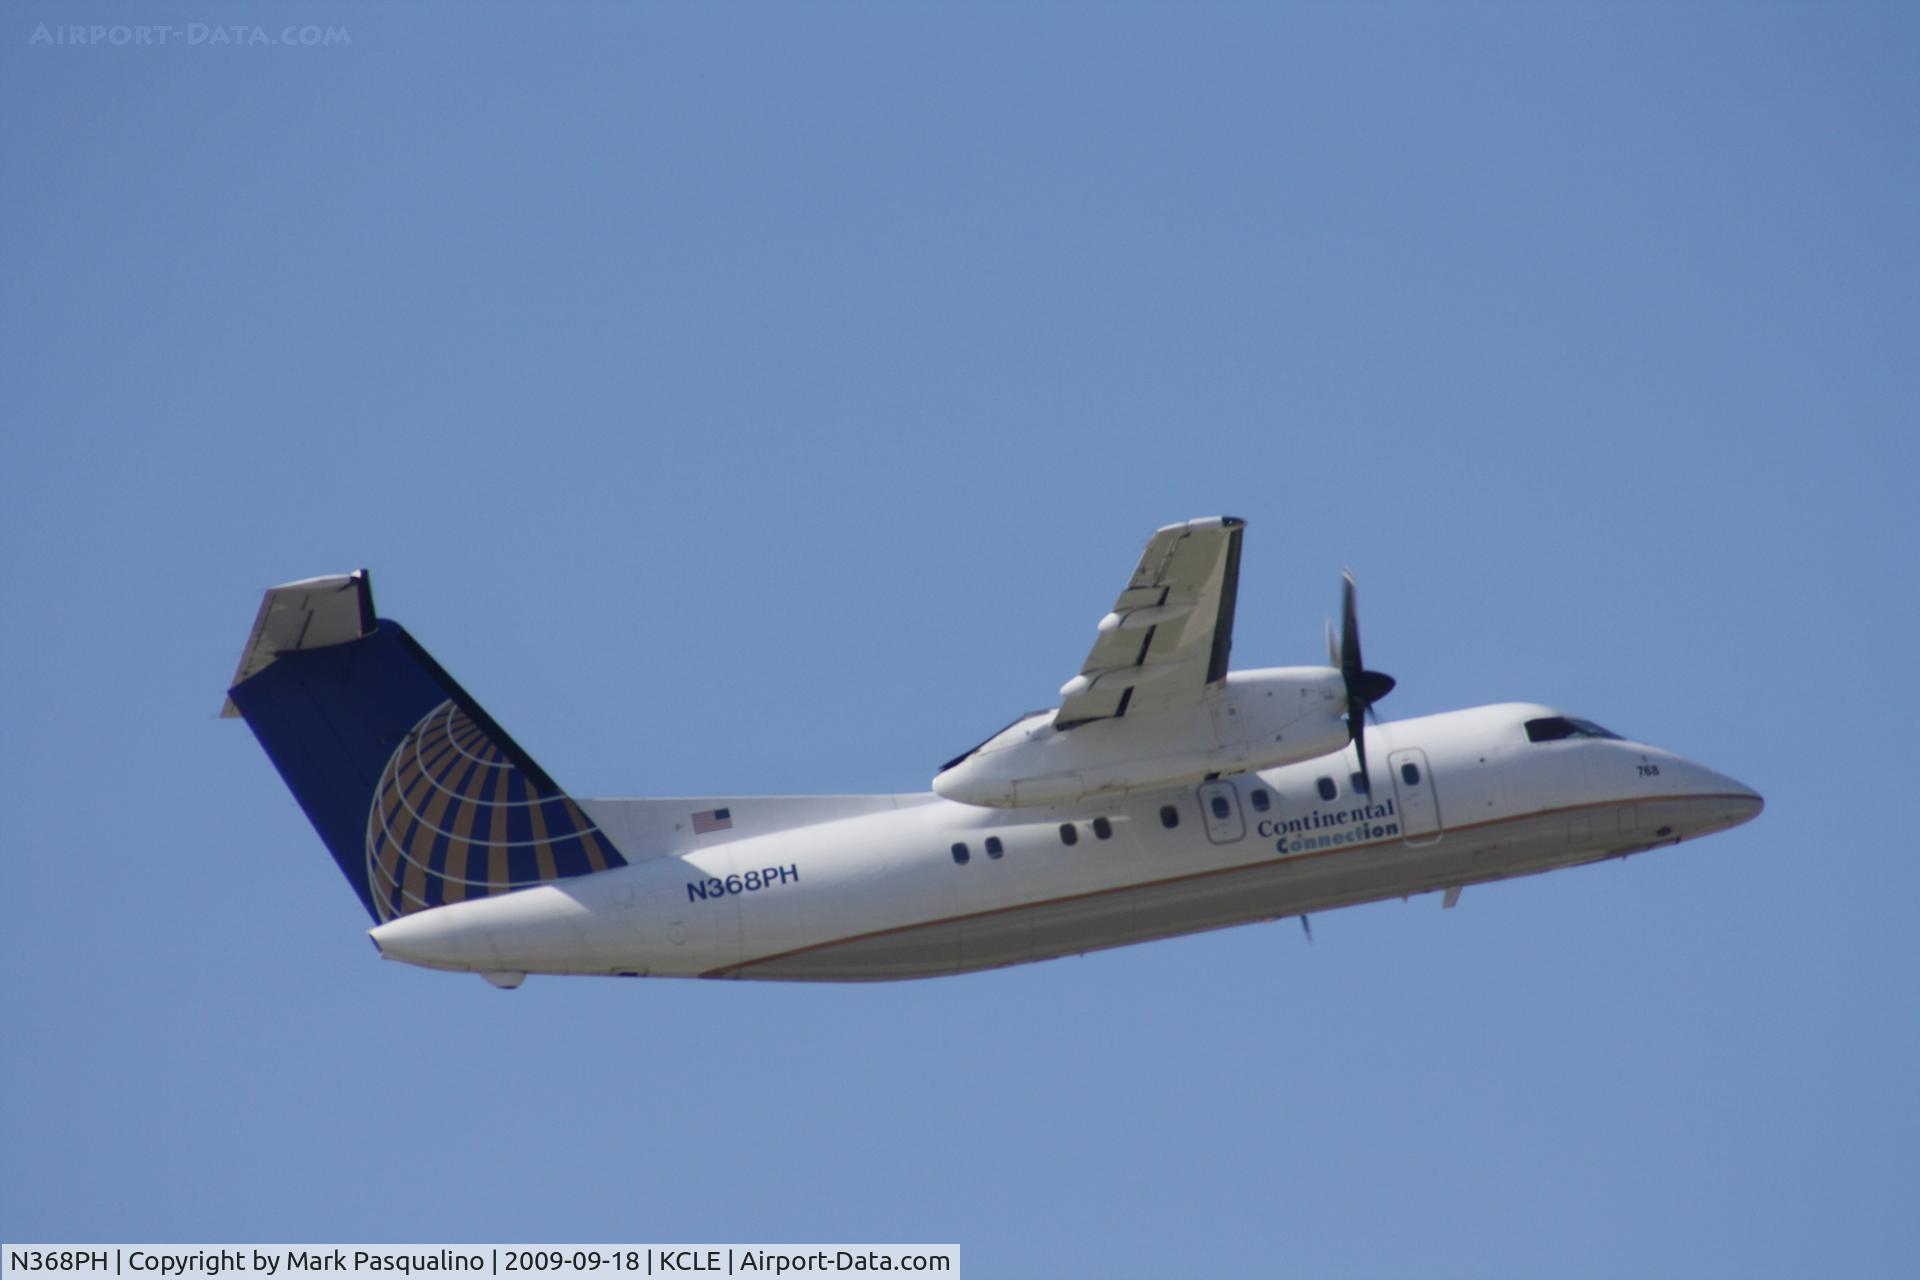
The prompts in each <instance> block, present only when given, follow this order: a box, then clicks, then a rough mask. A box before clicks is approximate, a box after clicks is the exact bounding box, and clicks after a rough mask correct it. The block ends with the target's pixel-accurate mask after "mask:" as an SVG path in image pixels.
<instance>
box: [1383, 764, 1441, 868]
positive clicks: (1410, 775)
mask: <svg viewBox="0 0 1920 1280" xmlns="http://www.w3.org/2000/svg"><path fill="white" fill-rule="evenodd" d="M1387 769H1388V771H1389V772H1391V773H1392V774H1393V798H1394V802H1395V804H1396V805H1397V806H1398V807H1399V809H1400V834H1401V835H1402V836H1404V837H1406V841H1407V843H1408V844H1413V845H1420V844H1432V843H1434V842H1435V841H1437V840H1438V839H1440V837H1441V835H1442V834H1444V833H1443V832H1442V831H1441V829H1440V798H1439V797H1438V796H1436V795H1435V794H1434V793H1433V775H1432V774H1430V773H1429V772H1428V771H1427V753H1426V752H1424V751H1422V750H1420V748H1418V747H1409V748H1408V749H1407V750H1405V751H1396V752H1394V753H1393V754H1392V755H1390V756H1388V757H1387Z"/></svg>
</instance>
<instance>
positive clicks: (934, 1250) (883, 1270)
mask: <svg viewBox="0 0 1920 1280" xmlns="http://www.w3.org/2000/svg"><path fill="white" fill-rule="evenodd" d="M959 1274H960V1246H959V1245H957V1244H93V1245H74V1244H8V1245H0V1280H16V1277H17V1278H18V1280H27V1278H28V1277H34V1278H35V1280H40V1278H41V1277H45V1276H50V1275H57V1276H73V1277H89V1278H92V1277H108V1276H114V1277H133V1278H135V1280H215V1278H216V1277H220V1276H231V1275H247V1276H250V1277H273V1278H274V1280H281V1278H283V1277H288V1276H299V1277H303V1278H304V1277H306V1276H310V1275H328V1276H347V1277H354V1278H356V1280H394V1278H395V1277H397V1276H420V1275H428V1276H436V1277H437V1276H441V1275H474V1276H490V1277H491V1276H505V1277H522V1276H523V1277H528V1278H529V1280H531V1277H536V1276H553V1277H573V1276H586V1275H601V1276H626V1275H632V1276H681V1275H688V1276H840V1275H929V1276H958V1275H959Z"/></svg>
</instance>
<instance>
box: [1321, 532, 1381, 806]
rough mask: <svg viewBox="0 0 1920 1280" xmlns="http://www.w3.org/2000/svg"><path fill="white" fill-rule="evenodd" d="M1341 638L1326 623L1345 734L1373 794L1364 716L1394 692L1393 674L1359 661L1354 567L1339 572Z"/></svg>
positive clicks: (1330, 658) (1358, 625) (1328, 644)
mask: <svg viewBox="0 0 1920 1280" xmlns="http://www.w3.org/2000/svg"><path fill="white" fill-rule="evenodd" d="M1340 576H1341V578H1342V579H1343V580H1344V582H1343V586H1342V589H1341V601H1340V604H1341V608H1340V639H1339V642H1338V643H1337V644H1336V643H1335V641H1334V638H1333V623H1332V622H1328V623H1327V658H1328V660H1329V661H1330V662H1331V663H1332V664H1333V665H1334V666H1336V667H1338V668H1339V669H1340V677H1341V679H1343V680H1345V681H1346V685H1347V736H1348V739H1349V740H1350V741H1351V742H1352V743H1353V753H1354V755H1356V756H1358V757H1359V759H1360V778H1361V781H1362V782H1363V783H1364V784H1365V786H1366V790H1367V793H1368V794H1369V795H1371V794H1372V793H1373V775H1372V774H1370V773H1368V772H1367V715H1368V713H1369V712H1371V711H1372V710H1373V704H1374V703H1376V702H1378V701H1380V699H1382V698H1384V697H1386V696H1387V695H1388V694H1389V693H1392V692H1393V685H1394V680H1393V677H1392V676H1390V675H1387V674H1386V673H1385V672H1381V671H1369V670H1367V667H1366V664H1365V663H1363V662H1362V661H1361V660H1360V617H1359V614H1358V611H1357V610H1356V609H1355V607H1354V601H1353V570H1351V569H1345V570H1342V571H1341V575H1340Z"/></svg>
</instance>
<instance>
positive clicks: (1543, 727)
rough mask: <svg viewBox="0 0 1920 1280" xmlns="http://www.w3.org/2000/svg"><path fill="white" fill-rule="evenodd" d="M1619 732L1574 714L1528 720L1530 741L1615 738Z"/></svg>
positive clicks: (1528, 738)
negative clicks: (1576, 716) (1577, 717)
mask: <svg viewBox="0 0 1920 1280" xmlns="http://www.w3.org/2000/svg"><path fill="white" fill-rule="evenodd" d="M1619 737H1620V735H1619V734H1617V733H1615V732H1613V730H1611V729H1603V728H1601V727H1600V726H1599V725H1597V724H1595V723H1594V722H1593V721H1591V720H1578V719H1575V718H1574V717H1573V716H1542V717H1540V718H1539V719H1538V720H1529V721H1527V741H1528V742H1558V741H1560V739H1562V738H1614V739H1618V738H1619Z"/></svg>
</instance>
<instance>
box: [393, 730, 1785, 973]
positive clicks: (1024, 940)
mask: <svg viewBox="0 0 1920 1280" xmlns="http://www.w3.org/2000/svg"><path fill="white" fill-rule="evenodd" d="M1554 714H1556V713H1554V712H1553V711H1551V710H1550V709H1548V708H1544V707H1537V706H1532V705H1529V704H1506V705H1500V706H1490V707H1477V708H1472V709H1470V710H1465V711H1456V712H1449V713H1446V714H1443V715H1435V716H1426V717H1422V718H1419V719H1414V720H1404V721H1398V722H1390V723H1386V724H1382V725H1379V726H1376V727H1375V728H1373V729H1371V730H1369V732H1368V734H1367V748H1368V758H1369V762H1370V765H1371V768H1372V774H1373V786H1372V791H1373V794H1372V795H1370V796H1369V795H1366V794H1361V793H1360V792H1359V790H1358V788H1357V787H1356V786H1355V783H1354V780H1353V777H1352V771H1353V770H1354V768H1355V767H1356V765H1355V763H1354V755H1353V752H1352V750H1351V748H1349V749H1347V750H1345V751H1344V752H1338V753H1335V754H1331V755H1326V756H1322V757H1319V758H1317V759H1312V760H1307V761H1303V762H1301V763H1296V764H1290V765H1286V766H1283V767H1279V768H1272V769H1266V770H1264V771H1261V772H1252V773H1241V774H1235V775H1232V776H1228V777H1223V778H1220V779H1217V780H1214V781H1203V782H1198V783H1190V784H1183V785H1180V786H1176V787H1169V788H1165V789H1161V790H1158V791H1140V790H1134V791H1129V792H1126V793H1125V794H1123V795H1119V796H1116V797H1107V798H1099V799H1089V800H1085V801H1081V802H1077V803H1072V804H1061V805H1056V806H1052V807H1044V808H1043V807H1021V808H985V807H979V806H976V805H970V804H963V803H956V802H954V801H951V800H946V799H943V798H941V797H939V796H937V795H933V794H923V795H905V796H873V797H859V798H846V799H843V800H839V801H831V800H826V799H821V800H816V801H805V800H793V801H766V802H764V804H762V805H761V808H760V809H759V810H756V808H755V805H756V801H754V800H753V799H752V798H743V799H740V800H735V801H731V802H729V801H726V800H719V801H714V800H711V799H709V800H703V801H687V802H673V801H582V802H581V803H582V805H583V806H584V807H585V808H586V809H587V810H588V811H589V812H590V813H591V814H592V815H593V816H594V818H595V820H596V821H597V822H598V823H600V825H601V826H602V827H603V828H604V829H605V830H607V831H608V832H610V833H612V834H613V835H614V836H615V838H616V840H618V841H619V842H620V844H621V848H622V852H623V853H624V854H625V855H626V857H627V858H628V859H629V865H627V866H624V867H619V868H616V869H613V870H609V871H603V872H599V873H597V874H593V875H587V876H582V877H579V878H577V879H571V880H564V881H560V882H557V883H553V884H547V885H541V886H539V887H536V888H530V889H525V890H521V891H518V892H514V893H510V894H506V895H504V896H499V897H492V898H485V899H480V900H476V901H470V902H461V903H455V904H452V905H447V906H441V907H436V908H433V909H431V910H426V911H421V912H418V913H416V914H413V915H408V916H403V917H401V918H399V919H396V920H392V921H390V922H388V923H386V924H383V925H380V926H379V927H377V928H376V929H374V930H373V938H374V941H375V943H376V944H377V945H378V946H379V948H380V951H381V953H382V954H383V955H385V956H387V957H389V958H392V959H396V960H404V961H408V962H411V963H414V964H420V965H425V966H429V967H432V968H439V969H455V970H471V971H475V972H480V973H485V974H487V975H489V976H490V977H491V978H493V979H494V980H495V981H502V982H511V981H514V980H517V979H518V977H519V976H520V975H523V974H527V973H600V974H625V975H651V976H663V977H666V976H672V977H729V978H780V979H805V980H826V981H851V980H870V979H890V978H912V977H927V976H933V975H938V974H948V973H960V972H965V971H968V970H974V969H983V968H990V967H995V966H1000V965H1010V964H1019V963H1023V962H1025V961H1029V960H1044V959H1049V958H1052V957H1055V956H1062V955H1070V954H1075V953H1079V952H1085V951H1091V950H1096V949H1099V948H1103V947H1113V946H1122V945H1125V944H1128V943H1132V942H1141V941H1147V940H1150V939H1153V938H1162V937H1169V936H1173V935H1177V934H1183V933H1192V932H1195V931H1198V930H1203V929H1214V928H1221V927H1225V926H1228V925H1235V924H1243V923H1247V922H1250V921H1255V920H1265V919H1273V918H1276V917H1281V916H1290V915H1300V914H1304V913H1307V912H1313V911H1324V910H1327V909H1329V908H1333V907H1339V906H1347V905H1351V904H1355V903H1360V902H1368V901H1373V900H1376V899H1380V898H1387V897H1395V896H1403V895H1407V894H1413V893H1422V892H1428V891H1433V890H1438V889H1447V888H1454V887H1458V886H1461V885H1466V884H1473V883H1477V882H1481V881H1487V880H1497V879H1502V878H1506V877H1509V876H1516V875H1527V874H1532V873H1535V872H1539V871H1547V870H1551V869H1553V868H1556V867H1564V866H1572V865H1575V864H1579V863H1584V862H1592V861H1596V860H1599V859H1602V858H1608V857H1618V856H1621V855H1624V854H1627V853H1633V852H1638V851H1640V850H1643V849H1647V848H1650V847H1652V846H1655V845H1660V844H1670V843H1675V842H1677V841H1680V840H1684V839H1690V838H1693V837H1696V836H1700V835H1705V834H1708V833H1710V832H1714V831H1719V830H1724V829H1725V828H1727V827H1731V826H1735V825H1738V824H1739V823H1742V822H1745V821H1747V820H1748V819H1750V818H1752V817H1753V816H1754V815H1755V814H1757V813H1758V812H1759V811H1760V808H1761V800H1760V797H1759V796H1758V795H1757V794H1755V793H1754V792H1753V791H1751V790H1750V789H1748V788H1747V787H1745V786H1742V785H1741V784H1740V783H1737V782H1735V781H1733V780H1732V779H1731V778H1728V777H1726V776H1724V775H1722V774H1719V773H1716V772H1714V771H1713V770H1711V769H1708V768H1706V767H1705V766H1703V765H1699V764H1695V763H1693V762H1692V761H1689V760H1685V759H1682V758H1681V757H1679V756H1676V755H1673V754H1672V753H1670V752H1666V751H1662V750H1660V749H1659V748H1656V747H1651V746H1647V745H1645V744H1642V743H1635V742H1627V741H1621V740H1616V739H1592V738H1579V739H1570V740H1562V741H1547V742H1533V741H1530V740H1529V738H1528V736H1527V734H1526V732H1525V731H1524V729H1523V727H1522V726H1523V724H1524V722H1525V721H1526V720H1528V719H1529V718H1530V717H1537V716H1549V715H1554ZM1328 788H1330V789H1331V790H1332V792H1333V794H1332V796H1331V798H1328V797H1327V796H1326V795H1325V789H1328ZM729 804H731V805H732V806H735V807H737V808H738V810H739V811H740V812H741V814H742V815H751V814H753V813H755V812H764V813H765V814H767V815H770V816H769V818H768V821H772V822H778V823H780V825H779V829H762V827H764V825H765V824H764V823H763V824H762V826H761V827H756V826H755V825H754V824H753V823H752V822H742V823H741V824H740V828H739V829H734V828H727V829H723V830H718V831H707V832H705V833H704V834H700V835H693V834H691V833H690V831H689V829H688V826H687V824H686V823H685V822H684V821H672V822H669V821H667V820H666V817H665V816H663V815H667V814H669V811H671V816H676V817H678V818H682V819H684V818H688V817H690V816H691V813H690V811H691V810H692V809H694V808H704V807H708V806H712V805H729ZM675 806H678V807H675ZM1169 816H1170V817H1171V821H1172V825H1168V818H1169ZM1066 831H1070V832H1071V838H1072V843H1070V844H1069V843H1067V841H1066V838H1065V836H1064V835H1063V832H1066ZM1103 833H1104V834H1103ZM622 836H624V839H622V838H621V837H622ZM989 841H991V842H992V844H991V845H990V844H989ZM956 846H959V847H960V848H959V850H958V851H956ZM963 855H964V860H962V858H963Z"/></svg>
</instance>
